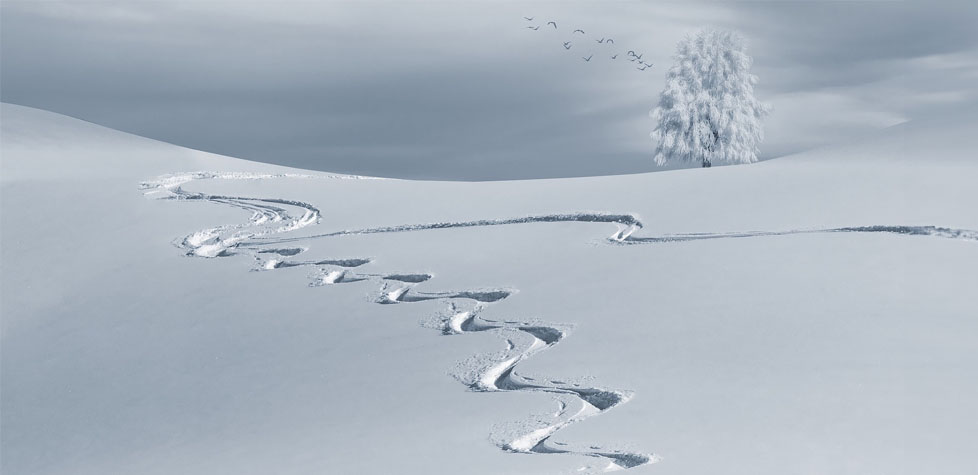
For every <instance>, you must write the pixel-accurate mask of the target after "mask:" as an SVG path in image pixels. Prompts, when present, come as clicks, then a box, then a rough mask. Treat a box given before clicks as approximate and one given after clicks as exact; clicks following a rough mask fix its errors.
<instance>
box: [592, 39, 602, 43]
mask: <svg viewBox="0 0 978 475" xmlns="http://www.w3.org/2000/svg"><path fill="white" fill-rule="evenodd" d="M594 41H597V42H598V43H604V38H601V39H600V40H594Z"/></svg>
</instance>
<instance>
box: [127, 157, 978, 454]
mask: <svg viewBox="0 0 978 475" xmlns="http://www.w3.org/2000/svg"><path fill="white" fill-rule="evenodd" d="M273 178H340V179H346V178H357V177H349V176H345V175H343V176H331V175H290V174H253V173H216V172H193V173H183V174H174V175H165V176H162V177H159V178H157V179H156V180H151V181H147V182H143V183H141V184H140V189H142V190H144V193H145V194H147V195H156V194H161V195H162V196H160V199H169V200H187V201H204V202H209V203H217V204H222V205H226V206H232V207H235V208H239V209H242V210H245V211H248V212H250V213H251V218H250V219H249V220H248V222H246V223H241V224H234V225H224V226H217V227H214V228H208V229H204V230H201V231H197V232H195V233H192V234H190V235H189V236H186V237H184V238H182V239H179V240H177V241H176V244H177V246H179V247H181V248H182V249H184V250H185V251H186V252H185V254H186V255H187V256H193V257H205V258H215V257H227V256H232V255H235V254H240V253H244V254H248V255H250V256H251V257H252V258H254V259H255V260H256V261H257V262H258V265H257V267H256V269H255V270H259V271H268V270H274V269H281V268H286V267H297V266H311V267H315V268H316V271H315V272H314V273H313V274H312V275H311V282H310V283H309V286H310V287H319V286H324V285H335V284H342V283H348V282H359V281H364V280H371V281H374V282H376V283H377V285H378V288H379V291H378V294H377V296H376V297H375V299H374V301H375V302H376V303H379V304H386V305H390V304H403V303H411V302H422V301H429V300H441V301H444V302H445V303H446V305H447V308H448V311H447V312H445V313H443V314H439V315H435V316H433V317H431V319H430V320H429V321H427V322H426V326H430V327H433V328H436V329H438V330H439V331H440V332H441V333H442V334H444V335H457V334H464V333H477V332H492V333H494V334H497V335H499V336H501V337H502V338H504V339H505V341H506V348H505V350H502V351H500V352H498V353H493V354H481V355H475V356H473V357H471V358H469V359H467V360H465V361H462V362H460V363H459V365H458V367H457V368H456V370H455V372H454V376H455V377H456V379H458V380H459V381H460V382H462V383H463V384H465V385H466V386H467V387H468V388H469V389H471V390H472V391H478V392H502V391H535V392H544V393H549V394H552V395H553V396H554V398H555V399H556V402H557V410H556V411H555V412H554V413H552V414H546V415H538V416H536V417H534V418H532V419H528V420H524V421H520V422H517V423H513V424H503V425H499V426H497V427H495V428H494V429H493V430H492V433H491V435H490V438H491V439H492V440H493V442H494V443H495V444H496V445H497V446H499V447H500V448H501V449H503V450H506V451H510V452H519V453H534V454H578V455H585V456H588V457H594V458H597V459H600V460H603V461H604V462H607V465H605V466H603V467H582V470H586V471H593V470H595V469H598V470H601V471H606V472H607V471H614V470H622V469H628V468H632V467H637V466H640V465H646V464H650V463H655V462H657V461H659V457H658V456H657V455H654V454H643V453H636V452H627V451H622V450H611V449H604V448H601V447H599V446H593V445H592V446H587V447H571V446H568V445H567V444H565V443H562V442H559V441H554V440H552V437H553V436H554V435H555V434H556V433H557V432H558V431H559V430H560V429H562V428H564V427H567V426H568V425H571V424H573V423H575V422H580V421H582V420H584V419H587V418H589V417H591V416H595V415H598V414H602V413H604V412H605V411H608V410H610V409H612V408H614V407H617V406H620V405H621V404H624V403H626V402H628V401H629V400H630V399H631V398H632V393H631V392H629V391H624V390H612V389H605V388H600V387H592V386H587V385H584V384H582V383H577V382H568V381H563V380H556V379H545V378H534V377H530V376H526V375H521V374H519V373H517V371H516V369H517V367H518V365H519V364H520V363H522V362H523V361H525V360H526V359H528V358H529V357H531V356H533V355H535V354H537V353H539V352H541V351H544V350H546V349H548V348H550V347H552V346H554V345H556V344H558V343H560V342H561V341H562V340H563V339H564V338H565V337H566V336H567V335H568V334H569V332H570V330H571V329H572V328H571V326H570V325H567V324H558V323H549V322H541V321H497V320H489V319H484V318H482V317H481V316H480V315H479V313H480V312H481V311H482V310H483V309H485V308H486V306H488V305H492V304H495V303H498V302H501V301H503V300H505V299H506V298H508V297H510V296H511V295H513V294H514V293H515V292H517V290H516V289H506V288H493V289H469V290H458V291H440V292H423V291H418V290H416V289H415V287H417V286H418V285H420V284H422V283H424V282H427V281H429V280H431V279H432V278H433V276H432V275H431V274H426V273H419V274H412V273H393V274H367V273H363V274H361V273H357V272H354V270H353V269H355V268H357V267H360V266H363V265H365V264H367V263H369V262H371V259H369V258H346V259H325V260H315V261H304V260H289V258H293V257H295V256H297V255H299V254H301V253H303V252H305V251H306V250H307V248H305V247H296V246H292V247H269V246H277V245H281V244H285V243H290V242H297V241H311V240H315V239H321V238H328V237H333V236H344V235H357V234H376V233H398V232H414V231H424V230H433V229H447V228H464V227H477V226H478V227H482V226H501V225H510V224H526V223H549V222H593V223H609V224H616V225H617V226H618V229H617V231H616V232H615V233H614V234H612V235H611V236H609V237H608V238H607V241H608V242H610V243H614V244H620V245H632V244H651V243H669V242H683V241H694V240H708V239H730V238H749V237H763V236H784V235H791V234H810V233H890V234H902V235H920V236H932V237H942V238H948V239H959V240H968V241H978V231H973V230H965V229H953V228H943V227H936V226H884V225H871V226H851V227H839V228H824V229H800V230H789V231H752V232H735V233H689V234H671V235H661V236H635V235H634V233H635V232H636V231H638V230H639V229H642V227H643V225H642V222H641V221H640V220H639V219H638V217H637V216H635V215H631V214H615V213H597V212H579V213H559V214H547V215H535V216H524V217H519V218H506V219H480V220H472V221H457V222H437V223H428V224H405V225H399V226H385V227H375V228H364V229H353V230H343V231H336V232H331V233H325V234H318V235H312V236H304V237H281V236H280V235H281V234H284V233H288V232H291V231H295V230H298V229H301V228H305V227H307V226H311V225H314V224H317V223H318V222H319V221H320V219H321V216H320V212H319V209H317V208H316V207H315V206H313V205H311V204H309V203H304V202H301V201H294V200H285V199H280V198H250V197H235V196H221V195H208V194H204V193H192V192H187V191H185V190H183V189H182V188H181V185H183V184H185V183H187V182H190V181H194V180H206V179H230V180H258V179H273Z"/></svg>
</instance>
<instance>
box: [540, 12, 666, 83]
mask: <svg viewBox="0 0 978 475" xmlns="http://www.w3.org/2000/svg"><path fill="white" fill-rule="evenodd" d="M533 18H534V17H528V16H525V17H523V20H526V21H527V22H532V21H533ZM541 27H543V28H544V29H550V28H551V27H552V28H553V30H554V31H557V22H556V21H548V22H547V23H546V24H543V25H529V26H527V28H528V29H530V30H533V31H537V30H539V29H540V28H541ZM578 33H580V34H581V36H580V38H581V40H582V41H584V38H585V37H586V36H587V33H585V32H584V30H582V29H580V28H578V29H576V30H574V31H572V32H571V36H572V37H574V35H576V34H578ZM594 41H595V42H597V43H598V44H602V45H613V44H615V40H614V38H607V37H602V38H601V39H600V40H598V39H595V40H594ZM563 44H564V49H565V50H568V51H570V49H571V48H573V47H574V40H573V39H572V40H569V41H565V42H564V43H563ZM619 54H620V53H615V54H613V55H610V56H609V58H611V59H613V60H617V59H618V56H619ZM643 55H645V53H638V52H636V51H635V50H628V51H627V52H626V53H625V59H627V60H628V61H630V62H632V63H636V64H637V66H636V68H635V69H637V70H639V71H645V70H647V69H649V68H651V67H652V63H646V62H645V61H644V60H643V59H642V56H643ZM593 57H594V53H589V54H588V55H587V56H581V59H582V60H584V62H586V63H590V62H591V58H593Z"/></svg>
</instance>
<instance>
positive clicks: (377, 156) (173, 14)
mask: <svg viewBox="0 0 978 475" xmlns="http://www.w3.org/2000/svg"><path fill="white" fill-rule="evenodd" d="M2 10H3V11H2V13H3V15H2V29H0V32H2V57H3V68H2V70H0V74H2V78H0V79H2V85H3V87H2V99H3V101H5V102H13V103H18V104H24V105H29V106H34V107H40V108H44V109H49V110H53V111H56V112H61V113H65V114H69V115H72V116H76V117H80V118H83V119H86V120H91V121H93V122H96V123H100V124H103V125H107V126H109V127H113V128H117V129H121V130H125V131H129V132H133V133H136V134H140V135H145V136H149V137H153V138H157V139H161V140H166V141H169V142H173V143H177V144H180V145H185V146H188V147H193V148H198V149H203V150H208V151H213V152H217V153H223V154H227V155H232V156H237V157H242V158H248V159H253V160H259V161H266V162H272V163H279V164H285V165H291V166H297V167H302V168H310V169H319V170H328V171H335V172H348V173H363V174H370V175H381V176H397V177H407V178H431V179H470V180H471V179H477V180H486V179H513V178H536V177H561V176H583V175H596V174H615V173H634V172H641V171H651V170H654V169H656V168H655V167H654V165H653V164H652V162H651V151H652V149H653V144H652V143H651V141H650V139H649V137H648V132H649V131H650V129H651V127H652V126H653V124H652V123H651V120H650V119H649V118H648V111H649V109H650V108H651V107H652V106H653V105H654V103H655V101H656V100H657V95H658V92H659V91H660V90H661V89H662V82H663V77H664V70H665V68H667V67H668V65H669V63H670V59H669V57H670V56H671V54H672V52H673V48H674V45H675V43H676V41H678V40H679V39H680V38H681V37H682V36H683V35H684V34H687V33H689V32H692V31H694V30H695V29H697V28H699V27H701V26H705V25H715V26H720V27H727V28H734V29H737V30H740V31H741V32H742V33H743V34H744V35H745V36H747V37H748V38H750V39H751V45H752V46H751V51H752V53H753V54H754V56H755V72H756V73H757V74H758V76H759V77H760V78H761V83H760V85H759V88H758V95H759V96H760V97H761V98H762V99H763V100H767V101H769V102H771V103H772V104H773V105H774V106H775V112H774V114H773V115H772V116H771V118H770V120H769V127H768V134H767V136H768V140H767V142H766V144H765V145H763V146H762V154H763V155H764V156H765V157H768V158H769V157H772V156H777V155H783V154H786V153H791V152H794V151H798V150H802V149H804V148H808V147H813V146H818V145H822V144H825V143H831V142H835V141H839V140H846V139H849V138H852V137H855V136H858V135H859V134H861V133H865V132H866V131H869V130H872V129H875V128H880V127H885V126H888V125H892V124H894V123H898V122H900V121H903V120H907V119H912V118H919V117H926V116H927V115H928V114H933V113H935V111H938V110H940V109H941V108H945V107H949V106H956V107H960V106H961V105H962V104H969V103H974V101H975V99H976V97H978V95H976V93H975V86H974V84H975V83H976V81H975V79H976V78H978V74H976V71H978V54H976V45H978V33H976V32H975V29H974V28H973V25H974V24H978V14H976V12H978V8H975V7H971V6H969V5H968V4H966V3H961V4H944V5H934V4H931V5H908V4H904V3H899V4H894V3H865V2H863V3H856V4H852V3H839V2H832V3H825V4H799V3H794V2H787V3H781V2H778V3H753V2H752V3H744V4H733V3H725V4H702V5H699V4H694V5H690V4H685V3H673V4H653V5H649V4H640V3H604V2H602V3H601V4H593V5H587V4H579V3H572V4H566V3H561V4H558V3H542V2H536V3H526V4H522V5H520V4H512V3H507V4H504V5H502V6H499V5H496V4H492V3H428V2H424V3H412V2H377V3H374V2H367V3H364V2H359V3H353V2H348V3H323V4H315V5H314V4H310V3H286V4H281V3H276V4H274V5H272V4H271V3H269V4H257V3H247V2H246V3H244V4H241V3H240V2H236V3H230V2H228V3H222V2H204V5H195V4H193V3H183V2H175V3H172V4H167V3H158V2H152V3H133V2H124V3H88V2H85V3H55V2H31V3H18V2H4V3H3V4H2ZM524 15H525V16H531V17H534V20H533V21H531V22H527V21H525V20H524V19H523V16H524ZM551 19H553V20H555V21H557V22H558V25H559V28H558V29H557V30H556V31H553V29H552V28H550V27H546V25H545V22H546V21H548V20H551ZM528 25H532V26H536V25H544V26H545V27H546V28H541V29H540V30H536V31H534V30H529V29H527V28H526V27H527V26H528ZM575 28H581V29H583V30H585V32H586V35H580V34H577V35H572V34H570V31H571V30H572V29H575ZM602 37H613V38H614V39H615V42H616V43H615V45H614V46H610V45H607V44H599V43H597V41H595V40H596V39H600V38H602ZM568 40H571V41H572V48H571V49H570V50H565V49H564V47H563V46H561V43H563V42H564V41H568ZM627 49H634V50H636V51H641V52H644V53H645V60H646V61H650V62H653V63H655V66H654V67H653V68H652V69H651V70H649V71H645V72H639V71H637V70H635V68H634V64H633V63H628V62H625V61H622V59H623V58H621V57H619V59H617V60H612V59H611V55H613V54H615V53H621V52H623V51H625V50H627ZM590 54H593V55H594V57H593V59H592V61H590V62H585V61H583V60H582V59H581V58H582V57H583V56H588V55H590Z"/></svg>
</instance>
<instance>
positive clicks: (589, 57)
mask: <svg viewBox="0 0 978 475" xmlns="http://www.w3.org/2000/svg"><path fill="white" fill-rule="evenodd" d="M591 56H594V55H593V54H592V55H589V56H588V57H587V58H584V57H582V58H581V59H583V60H584V61H587V62H589V63H590V62H591Z"/></svg>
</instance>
